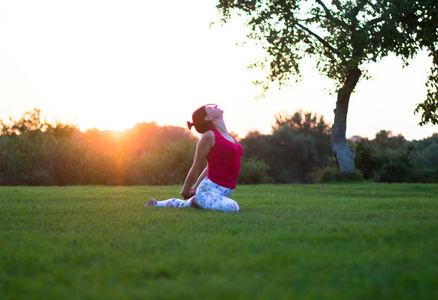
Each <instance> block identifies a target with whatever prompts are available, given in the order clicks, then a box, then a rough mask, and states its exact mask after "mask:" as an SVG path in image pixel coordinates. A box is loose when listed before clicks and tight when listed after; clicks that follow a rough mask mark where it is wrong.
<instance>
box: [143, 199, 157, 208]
mask: <svg viewBox="0 0 438 300" xmlns="http://www.w3.org/2000/svg"><path fill="white" fill-rule="evenodd" d="M156 202H157V200H155V199H154V198H150V199H149V200H148V202H146V205H145V206H154V205H155V203H156Z"/></svg>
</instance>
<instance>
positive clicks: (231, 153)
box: [146, 104, 243, 212]
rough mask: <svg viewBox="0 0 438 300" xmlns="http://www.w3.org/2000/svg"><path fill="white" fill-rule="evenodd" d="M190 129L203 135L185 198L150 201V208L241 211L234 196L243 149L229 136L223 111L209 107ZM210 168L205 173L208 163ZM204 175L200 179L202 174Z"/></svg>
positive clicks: (195, 115)
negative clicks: (192, 128) (193, 128)
mask: <svg viewBox="0 0 438 300" xmlns="http://www.w3.org/2000/svg"><path fill="white" fill-rule="evenodd" d="M192 121H193V122H192V123H191V122H187V125H188V127H189V129H191V127H192V126H195V129H196V131H198V132H199V133H201V134H203V135H202V137H201V139H200V140H199V142H198V144H197V146H196V152H195V157H194V159H193V164H192V167H191V168H190V170H189V172H188V174H187V177H186V180H185V182H184V186H183V188H182V191H181V195H182V196H183V198H184V199H188V200H181V199H177V198H172V199H169V200H164V201H156V200H155V199H154V198H150V199H149V200H148V202H147V204H146V205H147V206H167V207H169V206H170V207H189V206H194V207H197V208H202V209H213V210H221V211H223V212H227V211H235V212H238V211H239V205H238V204H237V202H236V201H234V200H232V199H230V198H229V197H230V195H231V194H232V193H233V191H234V189H235V188H236V182H237V177H238V176H239V172H240V166H241V158H242V154H243V148H242V146H241V145H240V144H239V143H238V142H237V141H236V140H235V139H234V138H233V137H232V136H231V135H230V134H229V133H228V131H227V128H226V126H225V122H224V118H223V111H222V110H221V109H219V108H218V107H217V105H212V104H209V105H205V106H201V107H200V108H198V109H197V110H196V111H195V112H194V113H193V115H192ZM205 160H207V167H206V168H205V169H204V170H203V171H202V173H201V170H202V168H203V166H204V162H205ZM199 173H201V174H200V175H199V177H198V174H199Z"/></svg>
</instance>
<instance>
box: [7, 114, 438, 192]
mask: <svg viewBox="0 0 438 300" xmlns="http://www.w3.org/2000/svg"><path fill="white" fill-rule="evenodd" d="M330 127H331V126H330V124H327V123H325V121H324V119H323V117H318V116H317V115H312V114H311V113H303V112H301V111H299V112H296V113H295V114H294V115H292V116H291V115H288V114H279V115H277V116H276V120H275V124H274V125H273V127H272V129H273V130H272V134H268V135H263V134H260V133H258V132H251V133H249V134H248V135H247V136H246V137H245V138H243V139H241V140H240V142H241V144H242V146H243V148H244V157H243V163H242V169H241V174H240V177H239V183H241V184H256V183H293V182H299V183H311V182H321V181H333V180H342V179H345V178H342V177H340V176H339V174H337V171H336V164H335V162H334V161H333V159H332V152H331V148H330ZM0 129H1V135H0V185H88V184H98V185H169V184H182V183H183V182H184V179H185V176H186V174H187V172H188V170H189V169H190V166H191V164H192V160H193V154H194V152H195V148H196V143H197V138H196V137H195V136H193V135H192V134H191V133H190V132H189V131H187V130H185V129H184V128H182V127H175V126H164V127H160V126H158V125H156V124H155V123H140V124H137V125H136V126H135V127H134V128H132V129H129V130H126V131H124V132H113V131H99V130H97V129H92V130H87V131H86V132H82V131H80V130H79V129H78V128H77V127H76V126H74V125H69V124H62V123H56V124H49V123H47V122H45V121H44V122H43V121H42V120H41V114H40V111H39V110H37V109H34V110H33V111H31V112H27V113H25V114H24V116H23V117H22V118H21V119H20V120H17V121H14V120H10V122H8V123H5V122H3V121H0ZM350 143H351V145H352V148H354V149H355V151H356V167H357V173H356V174H354V176H353V178H354V179H362V178H364V179H366V180H373V181H381V182H438V135H436V134H435V135H433V136H432V137H430V138H428V139H424V140H422V141H413V142H408V141H406V140H405V139H404V137H403V136H401V135H398V136H392V134H391V133H390V132H387V131H381V132H379V133H378V134H377V135H376V138H375V139H374V140H367V139H355V140H354V141H353V140H352V141H350ZM350 179H351V178H350Z"/></svg>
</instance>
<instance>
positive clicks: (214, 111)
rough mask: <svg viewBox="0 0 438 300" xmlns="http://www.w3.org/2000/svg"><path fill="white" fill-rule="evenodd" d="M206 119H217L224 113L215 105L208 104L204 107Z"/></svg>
mask: <svg viewBox="0 0 438 300" xmlns="http://www.w3.org/2000/svg"><path fill="white" fill-rule="evenodd" d="M205 113H206V117H210V118H211V119H217V118H219V117H220V116H222V114H223V113H224V112H223V110H221V109H219V108H218V107H217V105H216V104H208V105H206V106H205Z"/></svg>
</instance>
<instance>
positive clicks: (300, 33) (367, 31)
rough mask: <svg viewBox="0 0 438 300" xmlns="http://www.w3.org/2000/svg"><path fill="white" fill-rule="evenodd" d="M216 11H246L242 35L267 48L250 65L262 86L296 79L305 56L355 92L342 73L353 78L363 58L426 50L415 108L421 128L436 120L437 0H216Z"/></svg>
mask: <svg viewBox="0 0 438 300" xmlns="http://www.w3.org/2000/svg"><path fill="white" fill-rule="evenodd" d="M217 8H218V10H219V12H220V13H221V14H222V15H223V21H224V22H226V21H227V20H229V19H230V18H231V17H232V16H233V15H234V14H235V15H245V16H247V25H248V27H249V28H250V32H249V34H248V38H250V39H253V40H256V41H257V43H258V44H259V45H261V47H263V49H264V50H265V51H266V58H265V59H264V60H263V61H261V62H258V63H255V64H253V65H252V67H256V68H260V69H262V70H268V71H269V74H268V75H267V77H266V80H264V81H261V82H260V81H258V83H259V84H262V85H263V88H264V90H265V91H266V90H267V89H268V86H269V83H270V82H274V81H278V82H279V84H280V86H281V85H283V84H285V83H287V82H288V81H289V80H290V79H291V77H294V78H296V79H297V80H298V79H299V77H300V76H301V74H300V62H301V60H302V58H304V57H308V56H312V57H314V58H315V59H314V61H315V62H316V68H317V69H318V71H319V72H320V73H321V74H324V75H325V76H327V77H328V78H331V79H333V80H335V82H336V87H337V90H338V91H339V92H341V91H342V90H343V89H344V88H347V89H349V90H350V91H352V90H353V89H354V87H355V85H356V82H357V80H356V81H355V82H354V83H353V84H352V86H349V85H350V83H351V82H349V78H351V76H352V75H353V74H354V73H356V74H359V77H360V74H361V71H360V67H361V66H363V65H365V64H366V63H368V62H377V61H379V60H381V59H382V58H383V57H386V56H387V55H388V54H389V53H394V54H395V55H397V56H399V57H401V58H402V59H403V61H404V64H406V65H407V64H408V60H409V59H411V58H413V57H414V56H415V55H416V54H417V53H418V52H419V51H427V52H429V54H430V56H431V57H432V66H431V71H430V76H429V78H428V81H427V88H428V92H427V97H426V99H425V100H424V102H423V103H420V104H419V105H418V106H417V108H416V112H420V111H423V115H422V121H421V123H420V124H421V125H423V124H426V123H428V122H430V123H432V124H437V122H438V119H437V118H438V117H437V101H438V93H437V91H438V89H437V87H438V3H437V1H431V0H418V1H405V0H388V1H380V0H371V1H368V0H366V1H365V0H360V1H344V0H341V1H319V0H318V1H305V0H290V1H265V0H253V1H247V0H220V1H219V4H218V5H217ZM357 79H359V78H357ZM348 97H349V96H348ZM338 99H339V98H338ZM347 106H348V102H347ZM335 125H337V124H335ZM341 126H343V124H341ZM344 135H345V133H344Z"/></svg>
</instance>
